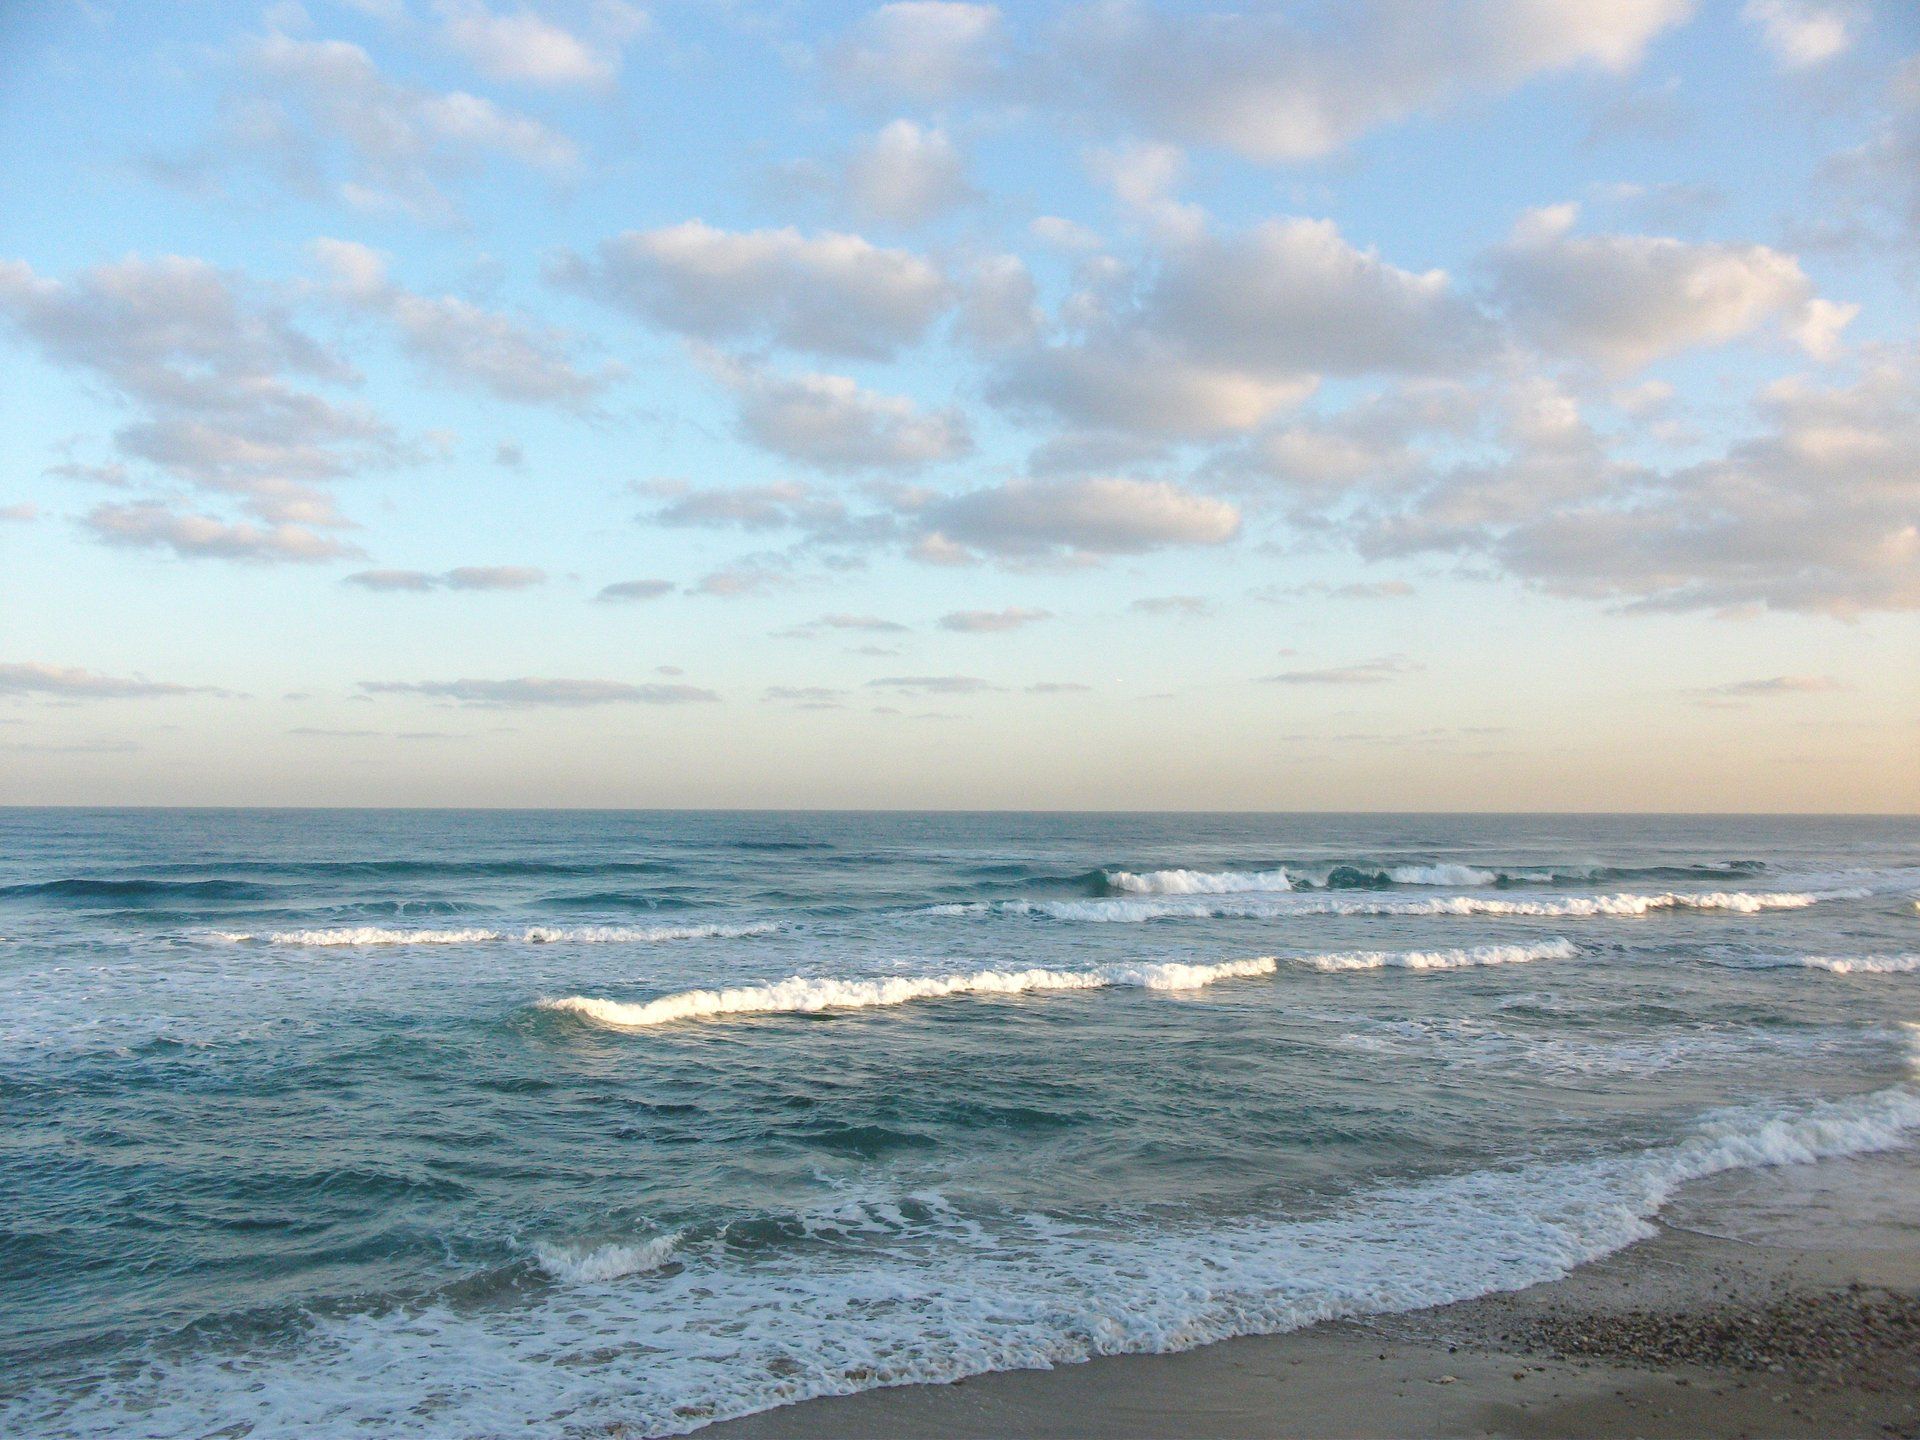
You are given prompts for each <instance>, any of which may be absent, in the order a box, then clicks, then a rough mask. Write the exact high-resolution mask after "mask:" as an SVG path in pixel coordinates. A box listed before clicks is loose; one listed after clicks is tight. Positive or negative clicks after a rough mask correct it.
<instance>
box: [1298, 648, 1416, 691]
mask: <svg viewBox="0 0 1920 1440" xmlns="http://www.w3.org/2000/svg"><path fill="white" fill-rule="evenodd" d="M1421 668H1422V667H1421V666H1420V665H1418V664H1415V663H1414V662H1413V661H1411V660H1408V659H1407V658H1405V657H1404V656H1400V655H1384V656H1381V657H1380V658H1379V659H1377V660H1362V661H1361V662H1359V663H1358V664H1355V665H1334V666H1329V667H1328V668H1326V669H1323V670H1283V671H1281V672H1280V673H1279V674H1278V675H1263V676H1261V677H1260V678H1261V681H1262V682H1263V683H1265V684H1268V685H1383V684H1385V683H1386V682H1387V681H1389V680H1397V679H1399V678H1400V677H1401V676H1403V675H1407V674H1411V673H1412V672H1414V671H1416V670H1419V669H1421Z"/></svg>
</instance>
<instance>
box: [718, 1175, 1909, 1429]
mask: <svg viewBox="0 0 1920 1440" xmlns="http://www.w3.org/2000/svg"><path fill="white" fill-rule="evenodd" d="M1656 1223H1657V1224H1658V1225H1659V1233H1658V1234H1657V1235H1656V1236H1654V1237H1653V1238H1651V1239H1648V1240H1645V1241H1642V1242H1641V1243H1639V1244H1637V1245H1633V1246H1630V1247H1629V1248H1627V1249H1625V1250H1622V1251H1620V1252H1619V1253H1617V1254H1615V1255H1612V1256H1610V1257H1608V1258H1606V1259H1604V1260H1601V1261H1598V1262H1596V1263H1595V1264H1592V1265H1588V1266H1585V1267H1583V1268H1581V1269H1580V1270H1577V1271H1575V1272H1574V1273H1573V1274H1572V1275H1569V1276H1567V1277H1566V1278H1564V1279H1562V1280H1558V1281H1555V1282H1553V1283H1551V1284H1546V1285H1539V1286H1535V1287H1533V1288H1532V1289H1529V1290H1524V1291H1520V1292H1518V1293H1516V1294H1512V1295H1500V1296H1488V1297H1484V1298H1482V1299H1479V1300H1471V1301H1465V1302H1462V1303H1460V1304H1456V1305H1447V1306H1441V1307H1438V1308H1435V1309H1432V1310H1425V1311H1416V1312H1414V1313H1411V1314H1405V1315H1390V1316H1375V1317H1370V1318H1367V1319H1359V1320H1351V1321H1344V1322H1340V1323H1337V1324H1327V1325H1318V1326H1314V1327H1313V1328H1311V1329H1307V1330H1301V1331H1295V1332H1293V1333H1290V1334H1286V1335H1274V1336H1256V1337H1251V1338H1248V1339H1242V1340H1229V1341H1225V1342H1222V1343H1220V1344H1217V1345H1209V1346H1205V1347H1203V1348H1201V1349H1198V1350H1193V1351H1188V1352H1186V1353H1183V1354H1178V1355H1130V1356H1115V1357H1110V1358H1103V1359H1098V1360H1092V1361H1088V1362H1087V1363H1085V1364H1080V1365H1069V1366H1062V1367H1061V1368H1059V1369H1055V1370H1024V1371H1009V1372H1003V1373H998V1374H992V1375H981V1376H976V1377H973V1378H972V1379H968V1380H963V1381H959V1382H957V1383H955V1384H951V1385H910V1386H903V1387H899V1388H896V1389H887V1390H873V1391H867V1392H864V1393H862V1394H858V1395H849V1396H840V1397H831V1398H826V1399H820V1400H812V1401H808V1402H806V1403H804V1404H800V1405H794V1406H789V1407H786V1408H784V1409H779V1410H771V1411H767V1412H765V1413H763V1414H760V1415H754V1416H749V1417H747V1418H745V1419H741V1420H735V1421H729V1422H726V1423H723V1424H719V1425H714V1426H711V1427H709V1428H708V1429H706V1430H704V1431H702V1432H700V1433H701V1434H702V1436H703V1437H713V1440H775V1437H782V1440H788V1437H790V1440H826V1437H838V1436H845V1437H850V1440H891V1437H900V1440H917V1437H936V1436H938V1437H981V1440H985V1437H1034V1440H1041V1437H1072V1436H1099V1437H1114V1440H1127V1437H1142V1440H1145V1437H1161V1436H1218V1437H1222V1440H1226V1437H1256V1436H1275V1437H1291V1436H1353V1437H1361V1436H1401V1435H1432V1436H1516V1437H1552V1436H1601V1437H1612V1436H1620V1437H1628V1436H1647V1437H1653V1436H1676V1437H1677V1436H1702V1437H1723V1436H1724V1437H1736V1436H1753V1437H1777V1436H1814V1435H1818V1436H1888V1435H1902V1436H1916V1435H1920V1156H1916V1154H1915V1153H1914V1152H1912V1151H1903V1152H1897V1153H1894V1154H1890V1155H1883V1156H1870V1157H1863V1158H1860V1159H1853V1160H1845V1161H1836V1162H1830V1163H1827V1164H1822V1165H1816V1166H1789V1167H1782V1168H1778V1169H1771V1170H1761V1171H1745V1172H1740V1173H1737V1174H1732V1175H1723V1176H1719V1177H1716V1178H1714V1179H1712V1180H1709V1181H1706V1182H1703V1183H1701V1184H1699V1185H1696V1186H1694V1187H1691V1188H1690V1189H1689V1190H1687V1191H1686V1192H1685V1193H1684V1194H1683V1195H1682V1196H1681V1197H1680V1198H1679V1199H1678V1200H1677V1201H1676V1202H1675V1203H1674V1204H1673V1205H1672V1206H1670V1207H1669V1208H1668V1210H1667V1211H1666V1212H1665V1213H1664V1214H1663V1215H1662V1216H1661V1217H1660V1219H1659V1221H1658V1222H1656Z"/></svg>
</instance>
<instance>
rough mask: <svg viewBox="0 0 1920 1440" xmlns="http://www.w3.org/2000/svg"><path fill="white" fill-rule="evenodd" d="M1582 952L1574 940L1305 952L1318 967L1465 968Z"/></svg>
mask: <svg viewBox="0 0 1920 1440" xmlns="http://www.w3.org/2000/svg"><path fill="white" fill-rule="evenodd" d="M1579 953H1580V951H1579V949H1578V947H1576V946H1575V945H1574V943H1573V942H1572V941H1571V940H1548V941H1545V942H1543V943H1541V944H1539V945H1475V946H1472V947H1470V948H1467V949H1459V950H1402V951H1397V952H1396V951H1387V950H1351V951H1346V952H1343V953H1338V954H1332V955H1308V956H1303V957H1302V958H1301V960H1300V961H1299V963H1300V964H1302V965H1306V966H1309V967H1310V968H1312V969H1315V970H1328V971H1339V970H1464V969H1467V968H1469V967H1471V966H1476V965H1525V964H1527V963H1528V962H1529V961H1533V960H1571V959H1573V958H1574V956H1576V955H1578V954H1579Z"/></svg>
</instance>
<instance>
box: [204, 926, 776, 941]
mask: <svg viewBox="0 0 1920 1440" xmlns="http://www.w3.org/2000/svg"><path fill="white" fill-rule="evenodd" d="M779 928H780V927H779V926H777V925H774V924H771V923H768V924H760V925H530V926H527V927H526V928H525V929H519V930H485V929H479V928H474V927H467V928H462V929H455V930H389V929H385V928H383V927H381V926H377V925H354V926H348V927H345V928H343V929H338V930H276V931H272V932H269V933H267V934H262V935H256V934H254V933H252V932H250V931H245V930H240V931H234V930H216V931H214V932H213V934H214V938H215V939H217V940H231V941H236V942H238V941H246V940H258V941H261V942H264V943H265V944H268V945H308V946H334V945H481V944H495V943H501V942H506V943H518V944H523V945H557V944H574V945H640V944H654V943H657V942H660V941H664V940H722V939H730V938H735V937H739V936H745V935H766V934H770V933H772V932H773V931H775V930H777V929H779Z"/></svg>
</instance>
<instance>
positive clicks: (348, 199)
mask: <svg viewBox="0 0 1920 1440" xmlns="http://www.w3.org/2000/svg"><path fill="white" fill-rule="evenodd" d="M240 66H241V70H242V71H243V73H244V75H245V76H246V77H247V80H248V82H249V83H248V84H247V85H246V86H245V87H244V88H243V90H242V91H241V92H240V93H238V94H236V95H234V96H232V97H230V98H229V103H228V106H227V111H228V115H229V125H228V129H227V133H226V135H225V137H224V140H225V145H226V147H227V148H228V149H229V150H230V151H232V152H233V153H234V154H235V155H242V156H252V157H254V158H257V159H258V160H259V161H261V162H262V163H263V165H264V167H265V169H266V171H267V173H269V174H270V175H271V176H273V177H275V178H277V179H279V180H281V181H282V182H284V183H286V184H287V185H289V186H290V187H292V188H293V189H294V190H295V191H297V192H299V193H301V194H303V195H307V196H310V197H312V198H315V199H326V200H334V201H339V202H342V203H344V204H346V205H349V206H351V207H352V208H354V209H357V210H364V211H372V212H382V211H397V212H399V213H402V214H407V215H411V216H414V217H416V218H420V219H427V220H434V221H449V220H452V219H455V218H457V215H458V207H457V206H456V204H455V202H454V200H453V198H452V196H451V194H450V193H449V192H448V190H447V188H446V187H447V185H448V183H449V182H450V181H452V180H454V179H456V178H458V177H459V176H461V175H463V174H467V173H469V172H471V171H473V170H475V169H477V168H480V167H481V166H483V165H485V164H487V163H488V162H491V161H500V160H504V161H509V162H512V163H515V164H519V165H524V166H528V167H530V168H532V169H534V170H536V171H539V172H542V173H545V174H547V175H551V176H566V175H569V174H571V173H572V172H573V170H574V169H575V167H576V166H577V165H578V163H579V154H578V152H577V151H576V150H575V148H574V145H573V142H572V141H571V140H569V139H567V137H566V136H565V135H562V134H561V133H560V132H559V131H557V130H554V129H552V128H551V127H549V126H547V125H545V124H543V123H541V122H540V121H538V120H535V119H534V118H532V117H531V116H528V115H523V114H520V113H519V112H517V111H513V110H508V109H506V108H504V107H502V106H499V105H496V104H494V102H492V101H491V100H487V99H483V98H482V97H480V96H477V95H471V94H468V93H466V92H465V91H460V90H454V91H446V92H440V91H432V90H421V89H416V88H414V87H412V86H407V85H402V84H400V83H398V82H396V81H393V80H389V79H388V78H387V77H386V76H384V75H382V74H381V73H380V69H379V67H378V66H377V65H375V64H374V61H373V57H372V56H370V55H368V54H367V52H366V51H365V50H363V49H361V48H360V47H359V46H358V45H352V44H348V43H347V42H345V41H342V40H301V39H295V38H292V37H290V36H287V35H281V34H273V35H268V36H266V37H264V38H263V39H261V40H259V41H257V42H255V43H253V44H252V45H250V46H248V47H246V48H245V50H244V51H243V52H242V54H241V57H240Z"/></svg>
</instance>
